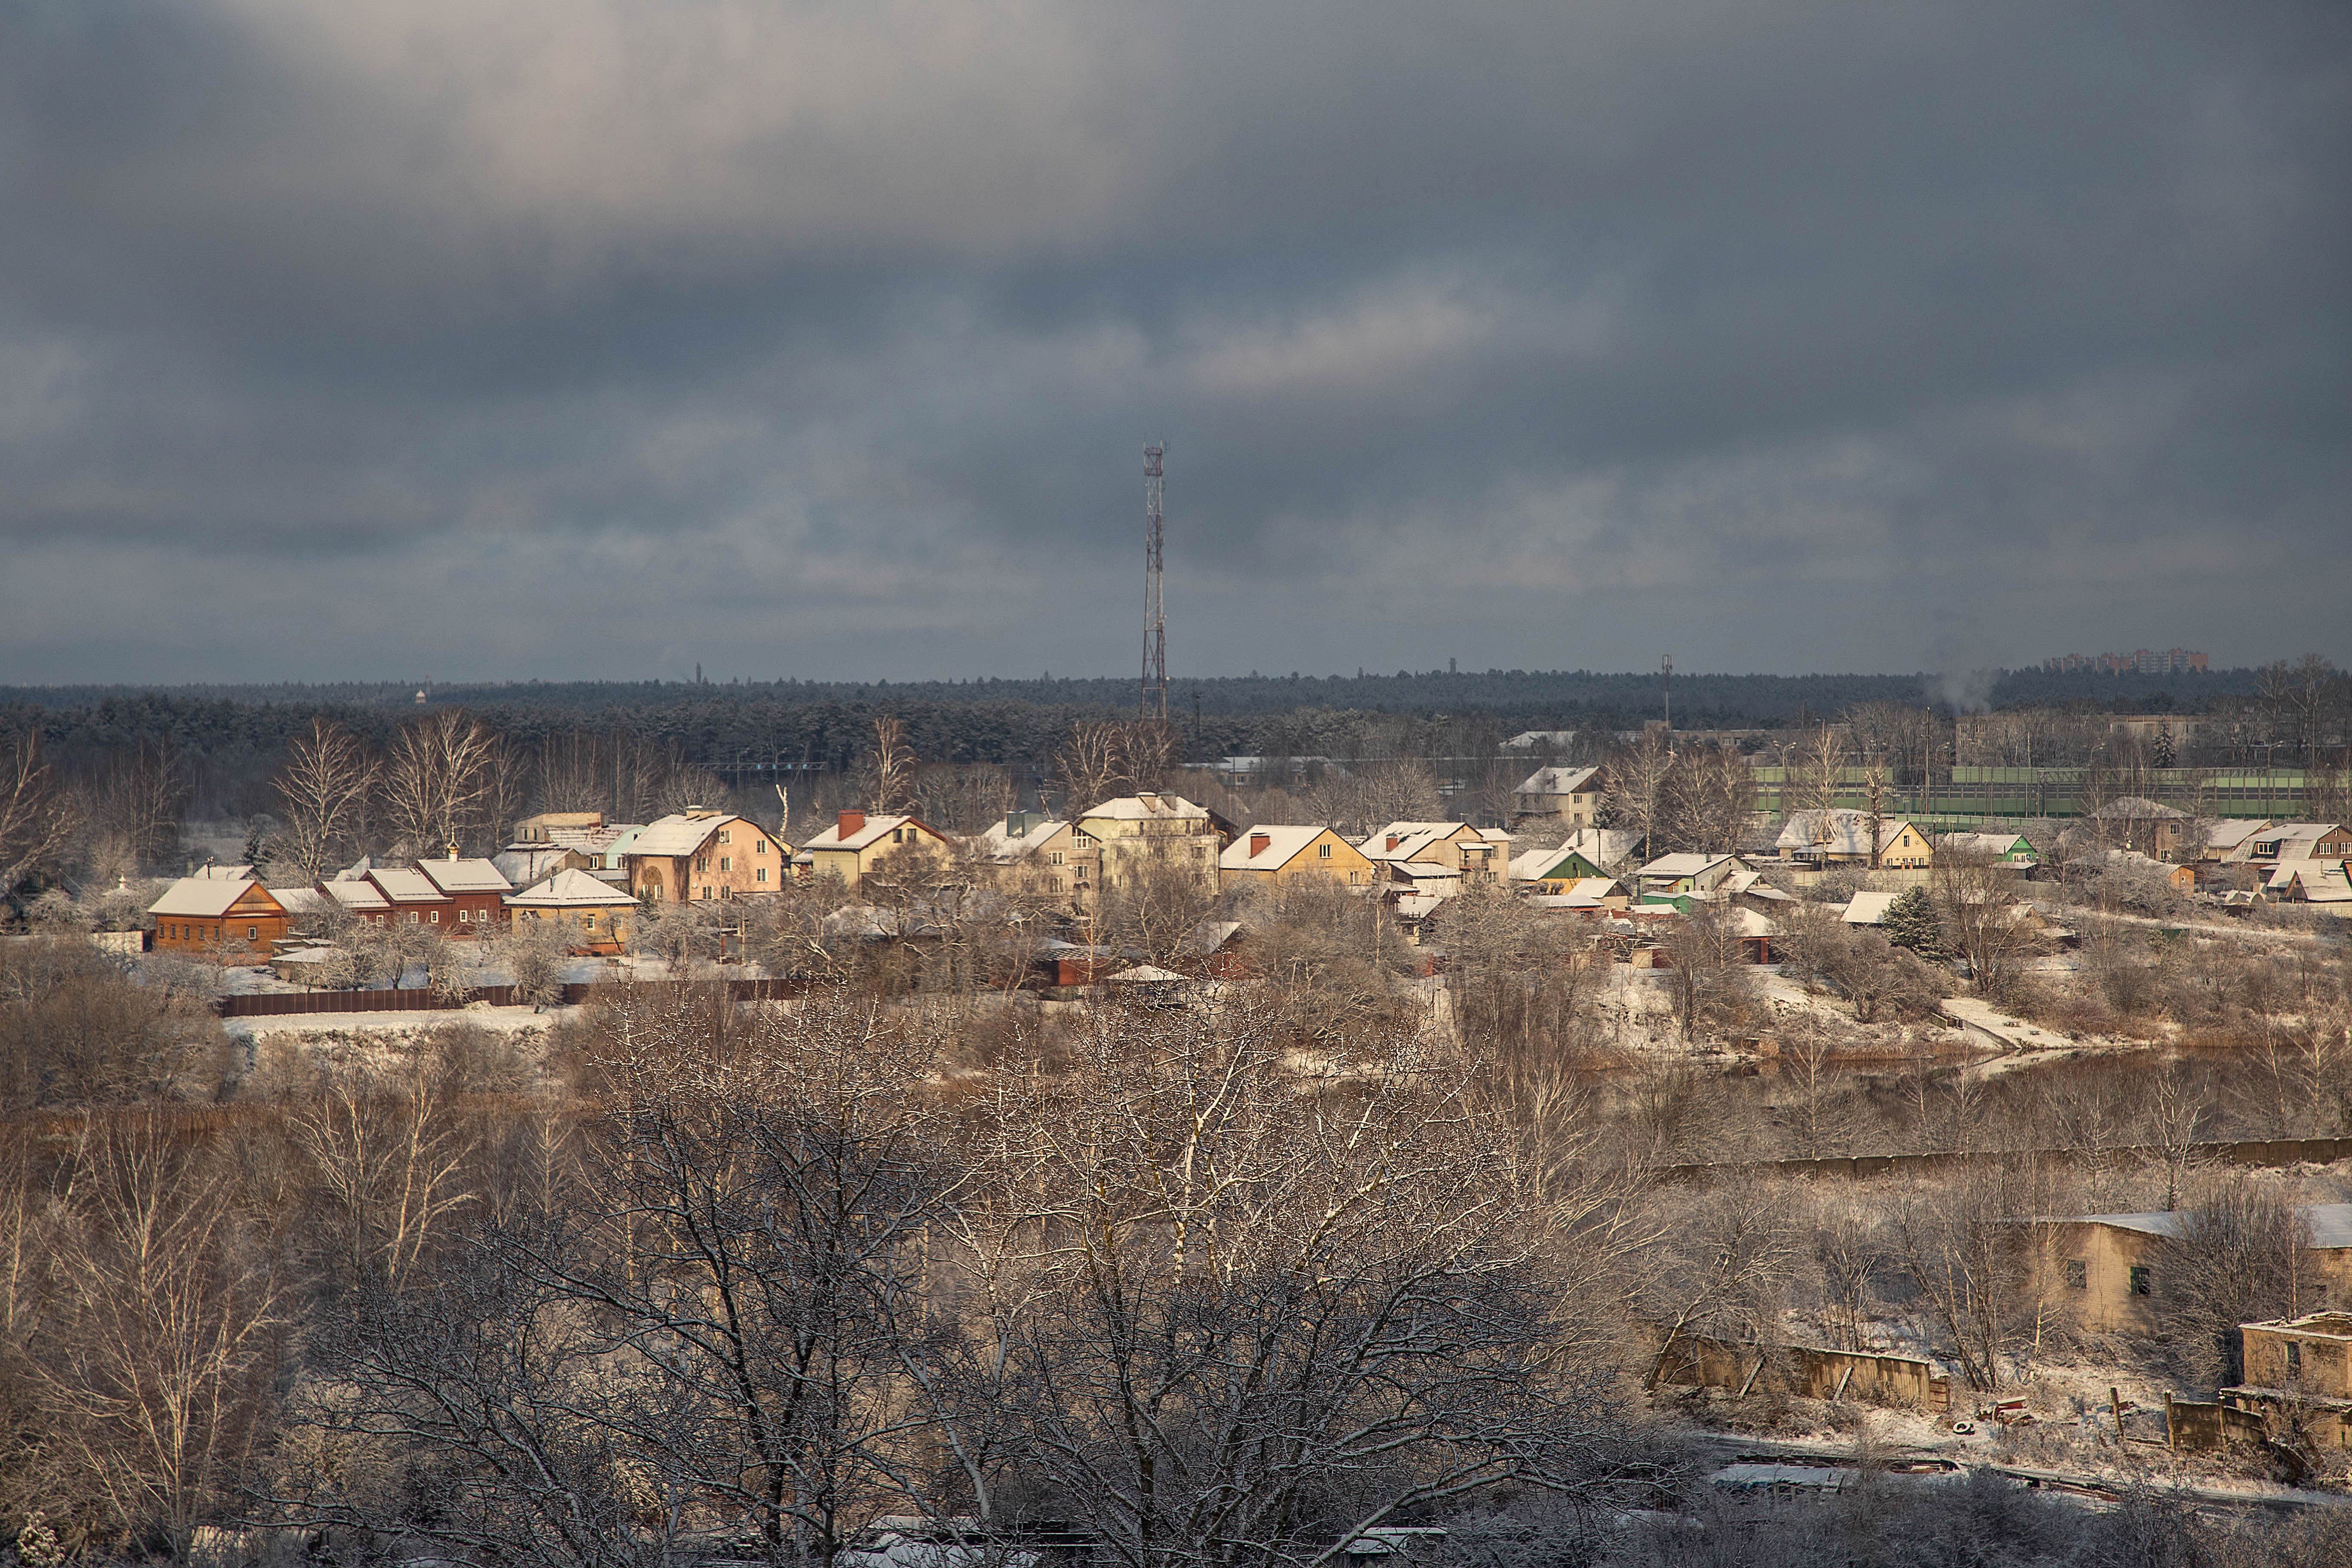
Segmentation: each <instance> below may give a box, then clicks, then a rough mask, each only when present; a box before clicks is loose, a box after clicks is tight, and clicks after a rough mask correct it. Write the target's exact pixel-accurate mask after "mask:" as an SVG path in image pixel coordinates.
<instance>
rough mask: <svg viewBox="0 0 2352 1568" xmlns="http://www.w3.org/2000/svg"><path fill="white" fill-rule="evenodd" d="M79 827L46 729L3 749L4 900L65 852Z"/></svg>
mask: <svg viewBox="0 0 2352 1568" xmlns="http://www.w3.org/2000/svg"><path fill="white" fill-rule="evenodd" d="M79 825H80V813H79V811H78V810H77V809H76V807H75V805H74V802H73V797H72V796H71V795H68V794H67V793H66V792H65V791H64V790H62V789H60V788H58V781H57V777H56V775H55V774H54V773H52V772H51V770H50V768H49V763H48V759H47V757H45V756H43V755H42V754H41V735H40V731H37V730H33V729H25V730H19V731H16V733H15V734H13V735H11V736H9V737H8V741H7V743H6V746H5V749H0V898H5V896H7V895H8V894H10V893H13V892H15V891H16V888H17V887H18V885H19V884H21V883H22V882H23V881H24V880H25V879H26V877H28V876H30V875H31V874H32V873H33V872H34V871H35V870H37V869H38V868H40V867H41V866H42V865H43V864H44V863H45V862H47V861H50V860H54V859H55V858H57V857H58V855H60V854H61V853H63V851H64V850H65V848H66V846H67V845H68V844H69V843H71V842H72V840H73V835H74V832H75V830H76V828H77V827H79Z"/></svg>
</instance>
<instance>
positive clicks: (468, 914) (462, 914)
mask: <svg viewBox="0 0 2352 1568" xmlns="http://www.w3.org/2000/svg"><path fill="white" fill-rule="evenodd" d="M473 918H474V911H473V910H458V911H457V923H458V924H459V925H466V924H468V923H470V922H471V921H472V920H473Z"/></svg>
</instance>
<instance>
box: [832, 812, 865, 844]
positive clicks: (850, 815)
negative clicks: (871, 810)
mask: <svg viewBox="0 0 2352 1568" xmlns="http://www.w3.org/2000/svg"><path fill="white" fill-rule="evenodd" d="M838 826H839V828H840V832H841V837H843V838H844V839H846V838H848V837H851V836H852V835H853V834H858V833H863V832H865V831H866V814H865V813H864V812H862V811H845V812H843V813H842V814H841V819H840V822H839V825H838Z"/></svg>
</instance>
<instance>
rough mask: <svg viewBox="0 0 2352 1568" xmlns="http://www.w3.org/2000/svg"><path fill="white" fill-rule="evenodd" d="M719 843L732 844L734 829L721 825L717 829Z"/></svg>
mask: <svg viewBox="0 0 2352 1568" xmlns="http://www.w3.org/2000/svg"><path fill="white" fill-rule="evenodd" d="M734 842H735V833H734V830H733V829H732V828H728V827H722V828H720V829H719V843H721V844H732V843H734Z"/></svg>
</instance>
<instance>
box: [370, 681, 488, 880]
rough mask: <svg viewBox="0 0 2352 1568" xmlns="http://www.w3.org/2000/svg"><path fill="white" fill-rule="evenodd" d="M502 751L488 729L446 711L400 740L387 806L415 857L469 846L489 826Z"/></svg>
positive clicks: (388, 777) (392, 759)
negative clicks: (490, 800)
mask: <svg viewBox="0 0 2352 1568" xmlns="http://www.w3.org/2000/svg"><path fill="white" fill-rule="evenodd" d="M498 748H499V741H498V737H497V736H496V735H495V734H493V733H492V732H491V731H490V728H489V726H488V725H487V724H484V723H483V722H482V721H480V720H478V719H477V718H475V717H474V716H473V715H472V714H470V713H468V712H467V711H466V710H464V709H462V708H445V709H442V710H440V711H438V712H436V713H433V714H431V715H430V716H428V717H426V718H424V719H420V720H417V721H415V722H414V723H412V724H410V725H408V726H407V727H405V728H404V729H403V730H402V731H400V733H399V734H398V735H396V736H395V737H394V739H393V742H392V750H391V754H390V756H389V757H388V758H387V759H386V763H385V767H384V782H383V801H384V809H385V812H386V815H387V816H389V817H390V818H391V821H392V826H393V831H394V833H395V834H397V835H398V836H399V837H400V838H401V839H402V840H403V841H404V843H406V845H407V846H408V847H409V851H410V853H412V854H415V855H420V856H423V855H432V854H436V853H438V852H439V851H440V850H441V849H442V848H443V847H444V846H446V845H450V844H457V845H461V846H462V845H463V844H464V843H465V842H466V841H467V839H468V838H470V837H475V836H476V835H477V834H478V833H479V832H480V830H481V829H482V827H483V826H486V825H485V824H484V822H483V808H484V806H485V805H486V804H487V803H488V798H489V795H490V784H491V780H490V774H491V771H492V767H493V765H494V763H495V761H496V757H497V752H498Z"/></svg>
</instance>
